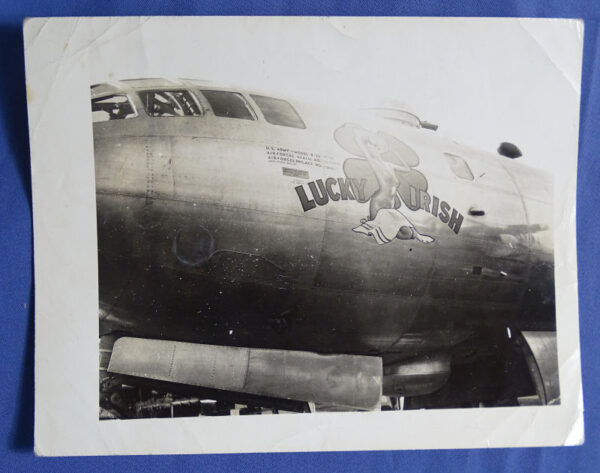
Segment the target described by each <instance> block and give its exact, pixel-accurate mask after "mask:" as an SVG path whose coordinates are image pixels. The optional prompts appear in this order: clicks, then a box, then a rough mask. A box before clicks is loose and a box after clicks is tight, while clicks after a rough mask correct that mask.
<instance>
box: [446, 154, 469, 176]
mask: <svg viewBox="0 0 600 473" xmlns="http://www.w3.org/2000/svg"><path fill="white" fill-rule="evenodd" d="M444 158H445V161H446V164H447V165H448V168H450V172H452V174H453V175H454V176H455V177H457V178H459V179H462V180H463V181H468V182H473V181H474V180H475V174H474V173H473V169H471V166H470V165H469V162H468V161H467V160H466V159H465V158H463V157H462V156H460V155H458V154H455V153H448V152H445V153H444ZM450 159H454V160H455V162H461V163H462V164H464V166H466V170H467V171H469V174H470V175H471V177H470V178H468V177H463V176H461V175H459V174H457V172H456V171H455V170H454V167H452V164H451V163H450ZM457 160H460V161H457Z"/></svg>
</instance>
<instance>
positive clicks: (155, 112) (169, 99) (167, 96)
mask: <svg viewBox="0 0 600 473" xmlns="http://www.w3.org/2000/svg"><path fill="white" fill-rule="evenodd" d="M139 96H140V99H141V100H142V103H143V104H144V108H145V109H146V112H147V113H148V115H150V116H151V117H198V116H201V115H202V112H201V111H200V107H199V106H198V104H197V103H196V100H195V98H194V97H193V96H192V94H191V93H190V92H188V91H187V90H145V91H143V92H139Z"/></svg>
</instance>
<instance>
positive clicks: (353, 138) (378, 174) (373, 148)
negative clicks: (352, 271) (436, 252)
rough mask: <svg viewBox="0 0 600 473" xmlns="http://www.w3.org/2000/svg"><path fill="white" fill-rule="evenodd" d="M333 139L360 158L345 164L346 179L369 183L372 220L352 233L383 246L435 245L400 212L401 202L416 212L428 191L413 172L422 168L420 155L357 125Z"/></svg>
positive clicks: (367, 192) (423, 180) (347, 126)
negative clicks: (414, 242) (398, 242)
mask: <svg viewBox="0 0 600 473" xmlns="http://www.w3.org/2000/svg"><path fill="white" fill-rule="evenodd" d="M334 138H335V140H336V142H337V143H338V144H339V145H340V146H341V147H342V148H343V149H344V150H346V151H347V152H349V153H350V154H353V155H354V156H357V158H348V159H346V161H345V162H344V172H345V174H346V176H347V177H348V178H356V179H365V180H366V184H365V195H364V202H367V201H370V202H369V216H368V218H364V219H361V224H360V225H359V226H357V227H356V228H353V231H355V232H357V233H362V234H364V235H368V236H372V237H373V238H374V239H375V241H377V243H379V244H380V245H382V244H384V243H389V242H390V241H392V240H393V239H395V238H398V239H400V240H411V239H415V240H417V241H420V242H421V243H431V242H433V241H435V239H434V238H432V237H430V236H429V235H424V234H422V233H420V232H419V231H418V230H417V228H416V227H415V226H414V225H413V223H412V222H411V221H410V220H409V219H408V218H407V217H406V215H404V213H402V212H401V211H400V210H399V208H400V207H401V206H402V202H404V204H405V205H406V206H407V207H408V208H409V209H411V210H417V209H418V208H419V203H418V200H417V199H418V196H419V193H420V192H421V191H427V179H426V178H425V176H424V175H423V174H421V173H420V172H419V171H417V170H415V169H413V168H414V167H415V166H417V165H418V164H419V157H418V156H417V154H416V153H415V152H414V151H413V150H412V149H411V148H409V147H408V146H407V145H406V144H404V143H402V142H401V141H399V140H398V139H396V138H394V137H393V136H391V135H388V134H386V133H381V132H379V133H373V132H370V131H368V130H366V129H364V128H363V127H360V126H358V125H354V124H348V123H347V124H345V125H343V126H341V127H340V128H338V129H337V130H336V131H335V133H334ZM411 188H412V190H411ZM414 193H416V195H417V197H416V198H414V197H413V196H414ZM415 200H417V202H415Z"/></svg>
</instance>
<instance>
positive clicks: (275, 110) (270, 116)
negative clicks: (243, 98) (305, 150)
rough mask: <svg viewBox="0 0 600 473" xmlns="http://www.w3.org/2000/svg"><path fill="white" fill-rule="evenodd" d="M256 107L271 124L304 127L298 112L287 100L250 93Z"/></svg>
mask: <svg viewBox="0 0 600 473" xmlns="http://www.w3.org/2000/svg"><path fill="white" fill-rule="evenodd" d="M250 97H252V100H254V101H255V102H256V105H258V108H260V111H261V112H262V114H263V115H264V117H265V120H267V121H268V122H269V123H271V124H272V125H281V126H289V127H292V128H306V125H305V124H304V122H303V121H302V118H300V115H298V112H296V110H295V109H294V107H292V106H291V105H290V104H289V103H288V102H286V101H285V100H281V99H274V98H272V97H265V96H263V95H251V96H250Z"/></svg>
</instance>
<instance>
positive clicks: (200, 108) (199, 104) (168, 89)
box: [135, 87, 206, 118]
mask: <svg viewBox="0 0 600 473" xmlns="http://www.w3.org/2000/svg"><path fill="white" fill-rule="evenodd" d="M144 92H187V93H188V94H190V96H191V97H192V100H193V101H194V103H195V104H196V106H197V107H198V111H199V112H200V115H183V116H179V115H173V116H164V117H158V116H155V115H150V113H148V110H146V105H145V103H144V100H143V99H142V96H141V95H140V94H143V93H144ZM135 94H136V96H137V99H138V100H139V101H140V104H141V107H142V108H143V110H144V113H145V114H146V116H147V117H148V118H201V117H204V116H206V107H205V105H204V104H203V103H202V101H201V100H200V99H199V98H198V96H197V94H196V93H194V90H193V89H190V88H186V87H163V88H156V87H150V88H147V89H145V88H144V89H136V90H135Z"/></svg>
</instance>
